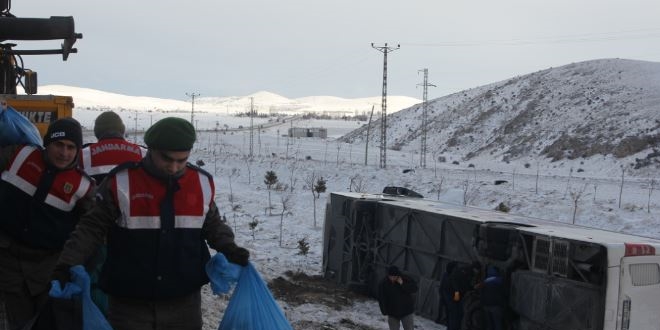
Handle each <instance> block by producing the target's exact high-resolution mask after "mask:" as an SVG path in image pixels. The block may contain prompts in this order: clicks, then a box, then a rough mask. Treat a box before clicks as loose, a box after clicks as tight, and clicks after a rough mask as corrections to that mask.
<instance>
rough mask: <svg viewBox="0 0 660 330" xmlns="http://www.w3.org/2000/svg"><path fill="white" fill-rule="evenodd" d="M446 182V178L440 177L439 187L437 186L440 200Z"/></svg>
mask: <svg viewBox="0 0 660 330" xmlns="http://www.w3.org/2000/svg"><path fill="white" fill-rule="evenodd" d="M444 181H445V177H444V176H441V177H440V182H438V185H437V186H436V190H437V193H438V200H440V193H441V192H442V183H443V182H444Z"/></svg>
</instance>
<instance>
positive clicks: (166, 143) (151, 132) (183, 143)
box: [144, 117, 196, 151]
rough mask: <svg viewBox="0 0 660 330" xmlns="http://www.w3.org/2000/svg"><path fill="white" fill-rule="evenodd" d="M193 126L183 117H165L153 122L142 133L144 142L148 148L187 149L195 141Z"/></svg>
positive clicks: (190, 147)
mask: <svg viewBox="0 0 660 330" xmlns="http://www.w3.org/2000/svg"><path fill="white" fill-rule="evenodd" d="M195 139H196V136H195V128H194V127H193V125H192V124H190V122H188V121H187V120H185V119H181V118H176V117H167V118H163V119H161V120H159V121H157V122H156V123H155V124H153V125H152V126H151V127H149V129H148V130H147V132H146V133H144V143H146V144H147V147H149V148H150V149H157V150H171V151H188V150H190V149H192V147H193V144H194V143H195Z"/></svg>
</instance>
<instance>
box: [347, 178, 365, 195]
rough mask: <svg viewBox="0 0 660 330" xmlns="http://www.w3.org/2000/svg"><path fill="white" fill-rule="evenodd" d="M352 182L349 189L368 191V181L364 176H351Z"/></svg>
mask: <svg viewBox="0 0 660 330" xmlns="http://www.w3.org/2000/svg"><path fill="white" fill-rule="evenodd" d="M350 180H351V181H350V183H349V186H348V191H355V192H365V191H367V183H366V182H365V180H364V178H363V177H362V176H361V175H359V174H356V175H354V176H352V177H350Z"/></svg>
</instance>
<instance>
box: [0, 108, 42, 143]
mask: <svg viewBox="0 0 660 330" xmlns="http://www.w3.org/2000/svg"><path fill="white" fill-rule="evenodd" d="M12 144H31V145H36V146H41V145H42V144H43V141H42V140H41V135H40V134H39V131H38V130H37V127H36V126H34V124H32V123H31V122H30V120H28V119H27V118H26V117H25V116H23V115H21V114H20V113H18V111H16V110H14V108H12V107H9V106H8V107H7V109H6V110H1V109H0V145H1V146H6V145H12Z"/></svg>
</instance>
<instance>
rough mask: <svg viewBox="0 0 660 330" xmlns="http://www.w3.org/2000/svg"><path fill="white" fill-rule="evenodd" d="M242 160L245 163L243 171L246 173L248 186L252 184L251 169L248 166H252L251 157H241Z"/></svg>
mask: <svg viewBox="0 0 660 330" xmlns="http://www.w3.org/2000/svg"><path fill="white" fill-rule="evenodd" d="M243 160H244V161H245V169H246V170H247V172H248V184H252V169H251V167H250V165H252V157H247V156H246V157H243Z"/></svg>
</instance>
